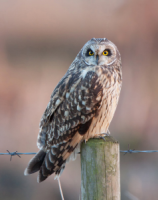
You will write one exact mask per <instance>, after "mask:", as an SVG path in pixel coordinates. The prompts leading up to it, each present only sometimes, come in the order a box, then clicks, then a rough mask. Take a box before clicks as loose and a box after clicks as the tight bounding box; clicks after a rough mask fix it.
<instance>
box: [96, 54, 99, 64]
mask: <svg viewBox="0 0 158 200" xmlns="http://www.w3.org/2000/svg"><path fill="white" fill-rule="evenodd" d="M98 61H99V55H98V54H97V55H96V63H97V65H98Z"/></svg>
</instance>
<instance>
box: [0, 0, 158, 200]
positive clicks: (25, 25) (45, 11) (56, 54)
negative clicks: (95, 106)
mask: <svg viewBox="0 0 158 200" xmlns="http://www.w3.org/2000/svg"><path fill="white" fill-rule="evenodd" d="M92 37H96V38H102V37H103V38H104V37H106V38H108V39H109V40H111V41H112V42H114V43H115V44H116V46H117V47H118V49H119V50H120V52H121V55H122V63H123V87H122V91H121V96H120V100H119V104H118V108H117V111H116V114H115V116H114V119H113V121H112V123H111V125H110V131H111V134H112V135H113V136H114V137H115V138H116V139H117V140H118V141H119V143H120V148H121V149H122V150H123V149H128V144H130V148H132V149H139V150H149V149H153V150H154V149H158V134H157V130H158V120H157V119H158V104H157V102H158V1H157V0H150V1H149V0H128V1H127V0H112V1H106V0H97V1H94V0H91V1H84V0H80V1H73V0H67V1H57V0H54V1H49V0H45V1H44V0H34V1H32V0H27V1H22V0H16V1H7V0H6V1H0V152H6V150H7V149H8V150H9V151H16V150H17V151H19V152H37V151H38V149H37V146H36V141H37V135H38V130H39V121H40V118H41V116H42V114H43V112H44V110H45V108H46V106H47V103H48V102H49V99H50V95H51V93H52V91H53V89H54V88H55V86H56V85H57V83H58V81H59V80H60V79H61V77H62V76H63V75H64V74H65V72H66V71H67V69H68V67H69V66H70V64H71V62H72V61H73V59H74V58H75V57H76V55H77V53H78V52H79V50H80V49H81V48H82V46H83V45H84V44H85V43H86V42H87V41H88V40H89V39H91V38H92ZM31 157H32V156H26V155H24V156H22V158H18V157H17V156H16V157H13V158H12V161H11V162H10V160H9V159H10V158H9V156H0V200H1V199H3V200H14V199H16V200H28V199H30V200H36V199H38V200H42V199H47V200H52V199H54V200H60V193H59V188H58V184H57V181H55V180H54V179H53V178H54V175H53V176H51V177H49V178H48V179H47V180H46V181H44V182H43V183H41V184H37V182H36V177H37V174H34V175H32V176H28V177H24V175H23V172H24V169H25V167H26V166H27V164H28V162H29V160H30V159H31ZM61 184H62V188H63V192H64V196H65V199H69V200H74V199H79V193H80V158H79V156H78V158H77V160H76V161H75V162H71V163H69V164H67V166H66V169H65V171H64V173H63V174H62V177H61ZM121 193H122V194H121V196H122V197H121V199H122V200H142V199H143V200H149V199H152V200H157V196H158V153H152V154H147V153H146V154H127V155H125V156H123V154H121Z"/></svg>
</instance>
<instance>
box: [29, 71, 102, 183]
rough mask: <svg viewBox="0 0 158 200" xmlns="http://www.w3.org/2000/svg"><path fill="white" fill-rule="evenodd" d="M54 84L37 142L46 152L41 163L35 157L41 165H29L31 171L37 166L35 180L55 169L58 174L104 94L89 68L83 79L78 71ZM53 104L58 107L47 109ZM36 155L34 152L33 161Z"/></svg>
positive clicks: (79, 139) (43, 177)
mask: <svg viewBox="0 0 158 200" xmlns="http://www.w3.org/2000/svg"><path fill="white" fill-rule="evenodd" d="M57 87H58V89H57V91H56V92H55V93H54V96H52V98H54V99H55V100H54V99H53V100H51V102H50V104H49V105H48V107H47V109H46V112H45V114H44V115H43V118H42V121H41V124H40V127H41V129H40V133H39V138H38V144H39V146H40V147H42V149H43V150H41V151H43V152H46V154H45V157H44V159H43V162H42V165H41V161H40V162H39V160H38V162H39V163H40V165H41V166H37V165H36V169H34V168H33V166H35V164H33V163H36V162H37V161H36V162H35V161H34V160H32V164H31V166H32V171H38V170H39V169H40V172H39V177H38V182H41V181H43V180H45V179H46V178H47V177H48V176H49V175H50V174H52V173H54V172H55V174H61V172H62V170H63V169H64V167H65V163H66V161H67V159H68V158H69V156H70V154H71V153H72V152H73V151H74V150H75V148H76V147H77V145H78V144H79V143H80V141H81V140H82V138H83V135H84V134H85V133H86V131H87V130H88V128H89V126H90V124H91V121H92V118H93V117H94V116H95V115H96V114H97V111H98V109H99V107H100V105H101V100H102V95H103V94H102V92H103V88H102V85H101V83H100V82H99V79H98V76H97V74H95V73H94V72H91V71H90V72H88V73H87V74H86V76H85V77H84V78H83V77H82V76H81V73H77V74H72V75H71V76H70V77H69V78H65V81H63V82H62V83H61V82H60V86H57ZM57 97H59V98H57ZM59 101H60V103H59ZM52 105H54V107H55V105H57V106H56V109H53V110H52V112H50V111H49V108H50V107H51V106H52ZM52 107H53V106H52ZM54 107H53V108H54ZM48 113H49V114H48ZM41 151H40V155H41ZM37 157H38V156H37V155H36V160H37ZM38 168H39V169H38ZM29 170H30V171H29V172H28V171H27V173H28V174H29V173H31V169H30V168H29Z"/></svg>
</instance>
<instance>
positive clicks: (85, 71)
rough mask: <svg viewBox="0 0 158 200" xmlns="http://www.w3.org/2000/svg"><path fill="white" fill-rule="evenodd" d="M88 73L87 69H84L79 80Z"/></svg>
mask: <svg viewBox="0 0 158 200" xmlns="http://www.w3.org/2000/svg"><path fill="white" fill-rule="evenodd" d="M88 71H89V69H84V70H83V71H82V73H81V78H85V76H86V74H87V72H88Z"/></svg>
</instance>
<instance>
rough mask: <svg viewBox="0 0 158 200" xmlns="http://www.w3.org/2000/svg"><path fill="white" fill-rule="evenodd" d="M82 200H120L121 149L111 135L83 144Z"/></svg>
mask: <svg viewBox="0 0 158 200" xmlns="http://www.w3.org/2000/svg"><path fill="white" fill-rule="evenodd" d="M81 200H120V149H119V143H118V142H117V141H115V140H114V139H113V138H112V137H110V136H107V137H105V141H104V140H103V139H90V140H89V141H88V142H87V143H84V142H83V143H82V145H81Z"/></svg>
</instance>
